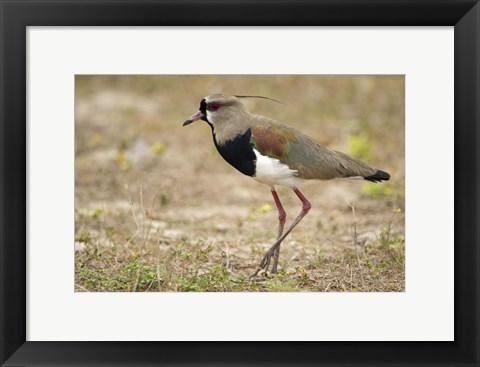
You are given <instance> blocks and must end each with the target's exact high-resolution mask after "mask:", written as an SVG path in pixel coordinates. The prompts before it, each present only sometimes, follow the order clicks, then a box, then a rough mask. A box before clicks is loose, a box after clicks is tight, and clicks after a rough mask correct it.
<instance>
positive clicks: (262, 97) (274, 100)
mask: <svg viewBox="0 0 480 367" xmlns="http://www.w3.org/2000/svg"><path fill="white" fill-rule="evenodd" d="M235 97H237V98H261V99H269V100H270V101H273V102H277V103H280V104H285V103H283V102H281V101H277V100H276V99H273V98H270V97H264V96H235Z"/></svg>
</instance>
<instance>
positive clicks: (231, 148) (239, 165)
mask: <svg viewBox="0 0 480 367" xmlns="http://www.w3.org/2000/svg"><path fill="white" fill-rule="evenodd" d="M212 134H213V142H214V143H215V146H216V147H217V150H218V152H219V153H220V155H221V156H222V157H223V159H225V160H226V161H227V162H228V163H229V164H230V165H232V166H233V167H235V168H236V169H237V170H239V171H240V172H242V173H243V174H244V175H247V176H255V167H256V164H255V162H256V159H257V157H256V156H255V152H254V151H253V146H252V145H251V144H250V138H251V137H252V131H251V130H250V129H248V130H247V131H246V132H245V134H243V135H239V136H237V137H236V138H235V139H233V140H228V141H227V142H225V143H224V144H223V145H219V144H218V143H217V140H216V139H215V133H214V132H213V129H212Z"/></svg>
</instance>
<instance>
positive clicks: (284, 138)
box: [183, 94, 390, 277]
mask: <svg viewBox="0 0 480 367" xmlns="http://www.w3.org/2000/svg"><path fill="white" fill-rule="evenodd" d="M245 97H256V98H267V97H261V96H231V95H226V94H212V95H209V96H207V97H205V98H204V99H202V101H201V102H200V109H199V110H198V111H197V112H196V113H194V114H193V115H192V116H191V117H190V118H189V119H188V120H187V121H185V122H184V123H183V126H186V125H189V124H191V123H192V122H194V121H197V120H204V121H206V122H207V123H208V124H209V125H210V127H211V128H212V135H213V142H214V144H215V146H216V147H217V150H218V152H219V153H220V155H221V156H222V157H223V158H224V159H225V160H226V161H227V162H228V163H229V164H231V165H232V166H233V167H235V168H236V169H237V170H239V171H240V172H241V173H243V174H244V175H247V176H251V177H252V178H254V179H255V180H257V181H258V182H261V183H263V184H266V185H268V186H269V187H270V190H271V192H272V196H273V199H274V200H275V204H276V206H277V209H278V223H279V224H278V235H277V240H276V241H275V243H274V244H273V246H272V247H270V249H269V250H268V251H267V253H266V254H265V256H264V258H263V259H262V261H261V262H260V265H259V266H258V269H257V270H256V271H255V273H254V274H252V277H254V276H256V275H257V274H258V272H259V271H260V270H262V269H264V271H265V274H266V273H267V271H268V268H269V266H270V263H271V259H272V257H273V262H272V268H271V272H272V273H277V267H278V257H279V255H280V244H281V243H282V241H283V240H284V239H285V237H286V236H287V235H288V234H289V233H290V232H291V231H292V229H293V228H295V226H296V225H297V224H298V223H299V222H300V221H301V220H302V218H303V217H304V216H305V215H306V214H307V213H308V211H309V210H310V208H311V204H310V203H309V201H308V200H307V199H306V198H305V196H303V194H302V193H301V192H300V190H299V189H298V187H299V186H300V184H302V183H303V182H304V181H306V180H330V179H334V178H352V179H364V180H367V181H372V182H379V181H385V180H388V179H389V178H390V175H389V174H388V173H386V172H383V171H380V170H378V169H375V168H372V167H370V166H369V165H367V164H365V163H363V162H361V161H359V160H357V159H355V158H352V157H350V156H348V155H346V154H344V153H341V152H337V151H335V150H331V149H328V148H325V147H324V146H322V145H320V144H318V143H317V142H315V141H314V140H313V139H311V138H310V137H308V136H307V135H305V134H303V133H302V132H301V131H298V130H295V129H293V128H291V127H289V126H287V125H283V124H280V123H278V122H276V121H274V120H272V119H269V118H267V117H264V116H260V115H254V114H251V113H250V112H249V111H248V110H247V108H246V107H245V105H244V104H243V103H242V102H241V101H240V99H241V98H245ZM267 99H270V98H267ZM277 102H278V101H277ZM276 185H283V186H288V187H290V188H291V189H292V190H293V192H295V194H296V195H297V196H298V198H299V199H300V201H301V202H302V210H301V211H300V213H299V214H298V215H297V217H296V218H295V220H294V221H293V223H292V224H291V225H290V227H288V229H287V230H286V231H284V226H285V219H286V213H285V210H284V209H283V206H282V203H281V202H280V199H279V197H278V195H277V192H276V191H275V186H276Z"/></svg>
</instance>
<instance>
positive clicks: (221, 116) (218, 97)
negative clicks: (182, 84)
mask: <svg viewBox="0 0 480 367" xmlns="http://www.w3.org/2000/svg"><path fill="white" fill-rule="evenodd" d="M244 114H248V110H247V107H245V105H244V104H243V103H242V102H240V100H239V99H238V98H237V97H236V96H231V95H226V94H211V95H209V96H206V97H205V98H204V99H202V101H201V102H200V108H199V109H198V111H197V112H195V113H194V114H193V115H192V116H190V118H189V119H188V120H187V121H185V122H184V123H183V126H186V125H189V124H191V123H192V122H194V121H197V120H203V121H206V122H208V123H209V124H210V125H211V126H213V127H215V126H217V125H218V124H221V123H227V122H229V121H232V120H234V118H238V117H240V116H242V115H244Z"/></svg>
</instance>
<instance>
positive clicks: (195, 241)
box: [75, 75, 405, 292]
mask: <svg viewBox="0 0 480 367" xmlns="http://www.w3.org/2000/svg"><path fill="white" fill-rule="evenodd" d="M75 84H76V91H75V130H76V131H75V132H76V136H75V152H76V156H75V223H76V226H75V227H76V228H75V275H76V278H75V290H76V291H94V292H96V291H152V292H153V291H162V292H163V291H201V292H202V291H204V292H210V291H242V292H245V291H282V292H286V291H315V292H316V291H320V292H324V291H330V292H331V291H334V292H402V291H404V290H405V237H404V231H405V229H404V210H405V208H404V199H405V198H404V187H405V169H404V164H405V161H404V157H405V154H404V147H405V135H404V119H405V112H404V111H405V99H404V77H403V76H289V75H286V76H77V77H76V83H75ZM218 92H224V93H231V94H239V95H264V96H268V97H271V98H275V99H278V100H280V101H283V102H285V103H286V105H281V104H278V103H274V102H271V101H267V100H261V99H249V100H245V103H246V105H247V106H248V108H249V110H250V111H251V112H253V113H256V114H260V115H265V116H268V117H271V118H273V119H276V120H278V121H281V122H283V123H287V124H289V125H290V126H293V127H295V128H298V129H300V130H302V131H303V132H305V133H306V134H308V135H310V136H311V137H313V138H314V139H315V140H317V141H318V142H320V143H321V144H323V145H326V146H328V147H330V148H333V149H336V150H340V151H343V152H345V153H348V154H351V155H353V156H356V157H357V158H360V159H362V160H364V161H367V162H368V163H369V164H371V165H372V166H374V167H376V168H379V169H382V170H384V171H387V172H389V173H390V174H391V177H392V178H391V180H390V181H389V182H387V183H377V184H374V183H368V182H364V181H357V180H355V181H349V180H334V181H310V182H307V183H306V184H305V185H304V186H303V187H302V188H301V190H302V192H303V193H304V195H305V196H306V197H307V198H308V199H309V201H310V202H311V203H312V210H311V211H310V213H309V214H308V215H307V216H306V217H305V218H304V220H303V221H302V222H301V223H300V224H299V225H298V226H297V228H295V229H294V231H293V232H292V233H291V234H290V235H289V236H288V237H287V238H286V240H285V241H284V242H283V244H282V247H281V255H280V263H279V264H280V269H279V270H280V273H279V274H277V275H268V276H267V277H265V276H263V275H259V276H258V277H257V278H256V279H254V280H250V279H249V276H250V275H251V274H252V273H253V272H254V271H255V269H256V267H257V266H258V264H259V262H260V260H261V259H262V257H263V255H264V253H265V251H266V250H267V249H268V248H269V247H270V246H271V245H272V244H273V242H274V241H275V236H276V233H277V211H276V208H275V204H274V202H273V199H272V197H271V194H270V191H269V188H268V187H267V186H265V185H262V184H260V183H258V182H256V181H254V180H252V179H251V178H250V177H247V176H243V175H242V174H241V173H239V172H237V171H236V170H235V169H234V168H232V167H231V166H229V165H228V164H227V163H226V162H225V161H224V160H223V159H222V158H221V156H220V155H219V154H218V152H217V151H216V149H215V147H214V145H213V142H212V136H211V131H210V128H209V126H208V125H207V124H206V123H205V122H203V121H197V122H195V123H193V124H191V125H189V126H187V127H182V123H183V121H185V120H186V119H187V118H188V117H189V116H190V115H191V114H193V113H194V112H196V111H197V110H198V107H199V103H200V100H201V99H202V98H203V97H204V96H206V95H208V94H212V93H218ZM278 192H279V195H280V198H281V200H282V202H283V204H284V207H285V209H286V211H287V225H288V224H289V221H291V220H293V218H295V216H296V215H297V213H298V212H299V211H300V209H301V203H300V201H299V200H298V198H297V197H296V196H295V194H294V193H293V192H292V191H291V190H290V189H288V188H278Z"/></svg>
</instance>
